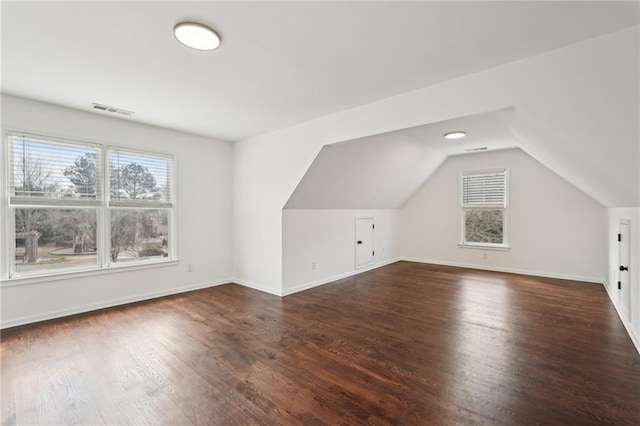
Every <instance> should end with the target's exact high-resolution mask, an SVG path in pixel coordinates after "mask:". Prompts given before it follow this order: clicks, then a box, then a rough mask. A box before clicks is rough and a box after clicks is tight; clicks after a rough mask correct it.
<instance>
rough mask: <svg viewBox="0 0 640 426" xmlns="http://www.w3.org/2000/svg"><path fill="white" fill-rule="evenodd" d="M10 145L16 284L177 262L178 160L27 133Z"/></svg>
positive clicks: (14, 136)
mask: <svg viewBox="0 0 640 426" xmlns="http://www.w3.org/2000/svg"><path fill="white" fill-rule="evenodd" d="M6 140H7V150H6V152H7V161H6V163H5V164H6V170H7V175H6V176H7V186H6V190H7V193H6V195H7V196H6V200H7V205H6V208H7V212H8V214H7V215H6V216H5V217H6V221H7V223H5V224H3V226H6V229H8V230H9V232H10V237H9V238H8V239H7V241H6V242H5V241H3V242H2V243H3V244H6V248H7V253H9V254H10V259H9V265H10V267H9V274H8V278H20V277H26V276H39V275H48V274H52V273H56V274H57V273H64V272H73V271H78V270H87V269H102V268H109V267H113V266H119V265H123V264H124V265H131V264H139V263H141V262H145V263H148V262H154V261H156V262H162V261H166V260H172V259H173V257H174V249H173V248H172V247H174V246H175V235H174V234H175V231H174V229H173V216H174V210H175V193H174V182H173V176H174V160H173V157H172V156H171V155H168V154H164V153H156V152H142V151H137V150H133V149H128V148H120V147H114V146H109V147H106V146H104V145H100V144H95V143H90V142H82V141H74V140H65V139H60V138H53V137H48V136H38V135H32V134H27V133H20V132H9V133H8V134H7V139H6ZM3 219H4V218H3ZM0 278H6V276H2V277H0Z"/></svg>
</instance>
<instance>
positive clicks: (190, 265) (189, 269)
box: [187, 264, 193, 272]
mask: <svg viewBox="0 0 640 426" xmlns="http://www.w3.org/2000/svg"><path fill="white" fill-rule="evenodd" d="M187 272H193V265H192V264H188V265H187Z"/></svg>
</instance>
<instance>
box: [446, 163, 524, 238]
mask: <svg viewBox="0 0 640 426" xmlns="http://www.w3.org/2000/svg"><path fill="white" fill-rule="evenodd" d="M495 173H504V205H503V206H499V205H496V204H492V205H490V204H487V205H474V206H468V205H465V204H464V202H463V191H464V184H463V180H464V177H465V176H473V175H486V174H495ZM458 207H459V233H458V235H459V239H458V247H461V248H471V249H482V250H499V251H509V250H511V246H510V244H509V169H508V168H506V167H495V168H488V169H474V170H461V171H460V173H459V177H458ZM470 210H500V211H502V243H499V244H498V243H480V242H472V241H467V240H466V237H467V235H466V213H467V211H470Z"/></svg>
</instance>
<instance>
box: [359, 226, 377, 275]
mask: <svg viewBox="0 0 640 426" xmlns="http://www.w3.org/2000/svg"><path fill="white" fill-rule="evenodd" d="M363 219H371V224H372V225H373V228H372V229H371V250H372V251H373V252H374V253H375V250H376V248H375V241H376V239H375V230H376V224H375V221H376V218H375V217H373V216H369V215H367V216H356V217H355V218H354V222H353V265H354V268H355V269H361V268H366V267H367V266H371V265H373V264H375V263H376V259H375V254H374V255H373V256H372V259H371V262H367V263H363V264H362V265H358V221H359V220H363Z"/></svg>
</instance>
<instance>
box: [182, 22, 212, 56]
mask: <svg viewBox="0 0 640 426" xmlns="http://www.w3.org/2000/svg"><path fill="white" fill-rule="evenodd" d="M173 33H174V34H175V36H176V39H178V41H179V42H180V43H182V44H184V45H185V46H187V47H190V48H192V49H196V50H213V49H217V48H218V47H220V36H219V35H218V33H216V32H215V31H214V30H212V29H211V28H209V27H207V26H206V25H202V24H198V23H196V22H180V23H179V24H177V25H176V26H175V27H173Z"/></svg>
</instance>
